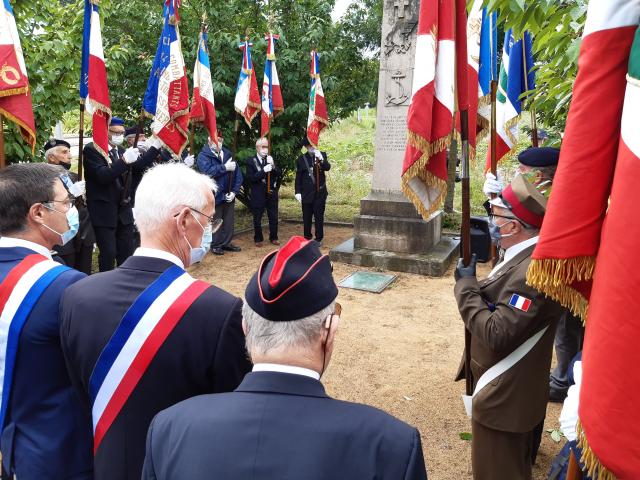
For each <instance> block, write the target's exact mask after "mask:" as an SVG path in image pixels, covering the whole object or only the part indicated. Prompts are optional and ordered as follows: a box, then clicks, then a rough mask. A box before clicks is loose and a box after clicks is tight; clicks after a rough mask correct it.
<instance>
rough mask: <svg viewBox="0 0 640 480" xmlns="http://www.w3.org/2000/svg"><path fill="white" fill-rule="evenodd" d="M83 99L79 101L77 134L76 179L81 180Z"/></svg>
mask: <svg viewBox="0 0 640 480" xmlns="http://www.w3.org/2000/svg"><path fill="white" fill-rule="evenodd" d="M84 112H85V106H84V99H80V129H79V130H80V131H79V133H78V178H80V180H82V160H83V157H84V155H83V151H82V150H83V149H84Z"/></svg>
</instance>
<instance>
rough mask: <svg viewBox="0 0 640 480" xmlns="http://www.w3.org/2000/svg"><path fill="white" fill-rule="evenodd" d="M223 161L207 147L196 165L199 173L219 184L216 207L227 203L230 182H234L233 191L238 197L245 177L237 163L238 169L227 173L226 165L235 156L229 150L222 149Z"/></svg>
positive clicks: (199, 156) (203, 148)
mask: <svg viewBox="0 0 640 480" xmlns="http://www.w3.org/2000/svg"><path fill="white" fill-rule="evenodd" d="M222 158H223V159H222V160H220V156H219V155H218V154H217V153H216V152H215V151H213V150H212V149H211V147H209V145H206V144H205V146H204V147H202V151H201V152H200V154H199V155H198V159H197V160H196V165H197V166H198V171H199V172H200V173H203V174H205V175H207V176H209V177H211V178H213V179H214V180H215V181H216V183H217V184H218V193H216V205H220V204H221V203H224V202H225V199H224V197H225V195H227V194H228V193H229V182H232V185H231V191H232V192H233V193H235V194H236V195H238V193H239V192H240V187H242V182H243V177H242V169H241V168H240V164H239V163H236V169H235V170H234V171H233V172H227V169H226V168H225V167H224V164H225V163H227V162H228V161H229V160H234V161H235V159H233V154H232V153H231V150H229V149H228V148H225V147H222Z"/></svg>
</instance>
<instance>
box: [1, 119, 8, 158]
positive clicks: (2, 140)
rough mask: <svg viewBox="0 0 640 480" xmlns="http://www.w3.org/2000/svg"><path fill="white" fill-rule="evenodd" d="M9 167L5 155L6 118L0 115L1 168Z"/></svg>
mask: <svg viewBox="0 0 640 480" xmlns="http://www.w3.org/2000/svg"><path fill="white" fill-rule="evenodd" d="M6 166H7V159H6V157H5V154H4V116H3V115H2V114H1V113H0V168H4V167H6Z"/></svg>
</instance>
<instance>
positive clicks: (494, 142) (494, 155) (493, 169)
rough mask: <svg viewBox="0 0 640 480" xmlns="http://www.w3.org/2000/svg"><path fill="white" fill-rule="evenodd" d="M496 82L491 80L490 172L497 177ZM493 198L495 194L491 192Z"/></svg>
mask: <svg viewBox="0 0 640 480" xmlns="http://www.w3.org/2000/svg"><path fill="white" fill-rule="evenodd" d="M497 97H498V82H497V81H496V80H491V147H490V148H491V173H492V174H493V175H495V177H496V178H498V131H497V128H496V121H497V104H496V102H497ZM491 198H495V194H491Z"/></svg>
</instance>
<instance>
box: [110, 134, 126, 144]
mask: <svg viewBox="0 0 640 480" xmlns="http://www.w3.org/2000/svg"><path fill="white" fill-rule="evenodd" d="M123 142H124V135H112V136H111V143H113V144H114V145H122V143H123Z"/></svg>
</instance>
